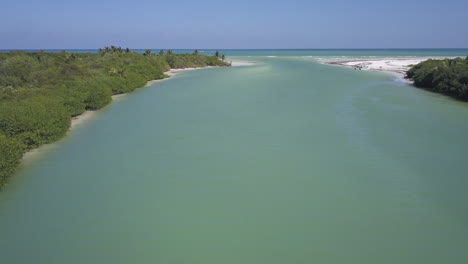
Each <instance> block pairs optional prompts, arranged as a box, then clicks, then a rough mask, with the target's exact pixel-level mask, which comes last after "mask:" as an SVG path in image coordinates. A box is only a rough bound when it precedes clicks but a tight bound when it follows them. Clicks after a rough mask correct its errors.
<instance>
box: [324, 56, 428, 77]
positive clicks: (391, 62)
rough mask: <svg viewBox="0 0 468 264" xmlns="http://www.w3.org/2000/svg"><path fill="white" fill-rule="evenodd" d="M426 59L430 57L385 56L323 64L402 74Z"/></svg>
mask: <svg viewBox="0 0 468 264" xmlns="http://www.w3.org/2000/svg"><path fill="white" fill-rule="evenodd" d="M428 59H430V58H418V59H398V58H390V59H389V58H386V59H378V60H350V61H333V62H326V63H325V64H330V65H338V66H345V67H350V68H353V69H355V70H366V71H383V72H393V73H398V74H401V75H403V76H404V75H405V74H406V72H407V71H408V70H409V69H410V67H411V66H412V65H416V64H418V63H420V62H423V61H425V60H428Z"/></svg>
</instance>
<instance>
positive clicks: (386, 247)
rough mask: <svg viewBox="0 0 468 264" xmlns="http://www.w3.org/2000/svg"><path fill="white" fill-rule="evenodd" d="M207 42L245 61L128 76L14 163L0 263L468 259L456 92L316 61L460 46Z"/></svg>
mask: <svg viewBox="0 0 468 264" xmlns="http://www.w3.org/2000/svg"><path fill="white" fill-rule="evenodd" d="M201 51H202V52H206V53H210V52H212V51H208V50H206V51H205V50H201ZM222 53H225V54H227V55H228V60H231V59H232V60H244V61H250V62H254V64H253V65H251V66H242V67H230V68H211V69H203V70H197V71H189V72H184V73H181V74H179V75H176V76H175V77H174V78H171V79H169V80H165V81H163V82H160V83H156V84H154V85H151V86H148V87H146V88H142V89H139V90H137V91H136V92H134V93H132V94H129V95H127V96H125V97H123V98H122V99H121V100H119V101H118V102H115V103H112V104H111V105H109V106H108V107H106V108H105V109H103V110H101V111H99V112H98V113H97V115H96V116H95V117H94V118H92V119H91V120H90V121H88V122H86V123H85V124H82V125H80V126H78V127H77V128H76V129H74V130H73V131H71V132H70V133H69V135H68V136H67V137H66V138H65V139H64V140H62V141H61V142H59V143H58V144H56V145H54V146H53V147H49V148H47V149H46V150H44V151H43V152H42V154H40V155H37V156H36V157H34V158H33V159H30V160H28V161H27V162H25V163H24V164H23V166H22V167H21V169H20V170H19V171H18V173H17V174H16V175H14V177H12V179H11V181H10V184H9V185H8V186H7V187H6V188H5V189H4V190H3V191H2V192H0V263H15V264H16V263H38V264H42V263H44V264H46V263H47V264H55V263H57V264H59V263H60V264H63V263H68V264H75V263H76V264H78V263H99V264H106V263H112V264H118V263H159V264H166V263H167V264H169V263H171V264H179V263H180V264H182V263H184V264H185V263H203V264H211V263H216V264H221V263H222V264H230V263H232V264H238V263H242V264H248V263H252V264H260V263H265V264H267V263H268V264H273V263H278V264H284V263H291V264H293V263H294V264H295V263H359V264H367V263H412V264H414V263H424V264H431V263H438V264H439V263H468V192H467V191H466V189H467V186H468V163H467V162H466V157H467V156H468V141H467V140H466V135H467V132H468V104H467V103H463V102H459V101H456V100H453V99H450V98H448V97H445V96H442V95H438V94H433V93H430V92H427V91H424V90H421V89H417V88H414V87H412V86H410V85H408V84H406V83H405V82H403V81H402V80H401V79H400V78H398V77H397V76H395V75H392V74H388V73H382V72H369V71H355V70H352V69H349V68H343V67H338V66H331V65H324V64H321V63H320V62H323V61H331V60H336V59H338V58H340V59H342V60H347V59H356V58H390V57H402V58H409V57H439V56H440V57H452V56H467V55H468V50H226V51H222Z"/></svg>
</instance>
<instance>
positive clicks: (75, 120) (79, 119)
mask: <svg viewBox="0 0 468 264" xmlns="http://www.w3.org/2000/svg"><path fill="white" fill-rule="evenodd" d="M253 64H254V63H253V62H244V61H233V62H232V64H231V66H250V65H253ZM219 67H220V66H207V67H198V68H183V69H170V70H169V71H166V72H164V73H165V74H167V75H168V76H169V77H167V78H164V79H158V80H151V81H148V82H147V83H146V85H145V86H144V87H147V86H150V85H152V84H155V83H158V82H162V81H165V80H168V79H170V78H171V77H173V76H175V75H177V74H178V73H181V72H186V71H193V70H202V69H209V68H219ZM128 94H129V93H125V94H116V95H113V96H112V102H117V101H120V100H122V99H123V98H124V97H125V96H127V95H128ZM112 102H111V103H112ZM98 111H99V110H98ZM98 111H85V112H83V113H82V114H81V115H78V116H74V117H72V119H71V125H70V128H69V129H68V132H67V133H69V132H70V131H72V130H73V129H75V128H77V127H79V126H80V125H82V124H84V123H86V121H89V120H91V119H92V118H94V117H95V116H96V114H97V112H98ZM59 142H60V140H59V141H57V142H54V143H50V144H44V145H41V146H39V147H38V148H35V149H32V150H30V151H28V152H26V153H24V154H23V161H29V160H31V159H32V158H33V157H35V156H37V155H38V154H39V153H41V152H43V151H45V150H50V149H53V148H54V146H55V145H57V143H59Z"/></svg>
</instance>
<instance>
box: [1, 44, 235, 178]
mask: <svg viewBox="0 0 468 264" xmlns="http://www.w3.org/2000/svg"><path fill="white" fill-rule="evenodd" d="M223 57H224V56H223V55H220V54H219V52H217V53H216V54H215V55H214V56H206V55H200V54H199V53H198V52H197V51H196V50H195V51H194V53H193V54H175V53H173V52H172V51H170V50H168V51H160V52H159V53H158V54H153V53H152V52H151V50H146V51H145V52H144V53H143V54H139V53H136V52H131V51H130V50H129V49H122V48H119V47H113V46H112V47H106V48H104V49H99V52H98V53H69V52H58V53H53V52H44V51H39V52H24V51H11V52H3V53H0V187H2V186H3V185H4V184H5V183H6V180H7V178H8V176H10V175H11V174H12V172H14V170H15V168H16V167H17V166H18V164H19V163H20V160H21V157H22V156H23V154H24V153H25V152H27V151H29V150H31V149H34V148H37V147H38V146H40V145H42V144H46V143H51V142H54V141H57V140H58V139H60V138H61V137H63V136H64V135H65V134H66V132H67V131H68V129H69V128H70V124H71V119H72V118H73V117H76V116H78V115H80V114H82V113H84V112H85V111H87V110H98V109H100V108H102V107H104V106H105V105H107V104H108V103H109V102H111V100H112V96H113V95H117V94H123V93H129V92H131V91H133V90H135V89H136V88H139V87H143V86H145V84H146V83H147V82H148V81H151V80H158V79H163V78H167V77H168V75H167V74H166V73H165V72H168V71H169V70H170V69H182V68H200V67H208V66H229V65H230V64H229V63H227V62H225V61H224V60H223V59H222V58H223Z"/></svg>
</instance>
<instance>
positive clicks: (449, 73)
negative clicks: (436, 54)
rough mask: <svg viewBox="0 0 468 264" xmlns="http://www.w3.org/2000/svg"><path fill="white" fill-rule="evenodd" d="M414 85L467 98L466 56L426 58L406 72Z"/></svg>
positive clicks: (467, 68) (462, 98) (467, 59)
mask: <svg viewBox="0 0 468 264" xmlns="http://www.w3.org/2000/svg"><path fill="white" fill-rule="evenodd" d="M406 77H407V78H408V79H411V80H413V81H414V85H415V86H416V87H420V88H424V89H426V90H429V91H433V92H437V93H442V94H445V95H449V96H452V97H455V98H457V99H461V100H465V101H467V100H468V57H466V58H456V59H443V60H427V61H423V62H421V63H419V64H416V65H414V66H413V67H411V69H410V70H409V71H408V72H407V73H406Z"/></svg>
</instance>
